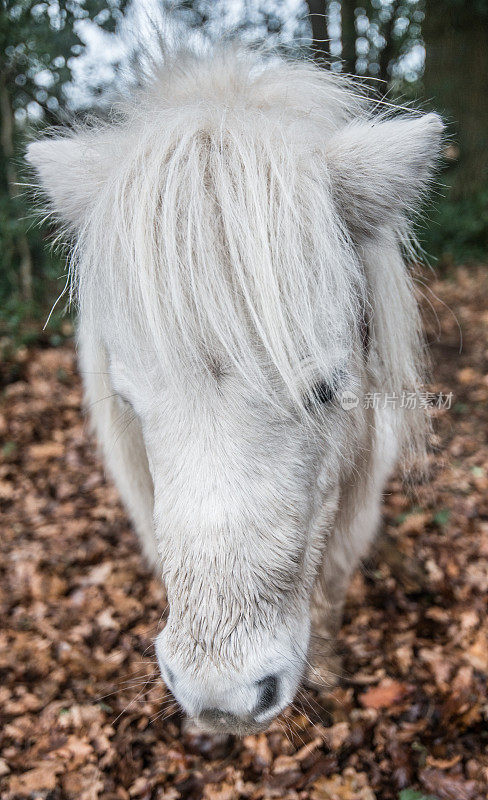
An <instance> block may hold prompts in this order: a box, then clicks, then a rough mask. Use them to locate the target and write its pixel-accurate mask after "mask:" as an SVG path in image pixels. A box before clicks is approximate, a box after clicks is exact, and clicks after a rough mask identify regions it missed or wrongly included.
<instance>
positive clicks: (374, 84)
mask: <svg viewBox="0 0 488 800" xmlns="http://www.w3.org/2000/svg"><path fill="white" fill-rule="evenodd" d="M158 36H161V38H162V39H163V41H165V40H168V42H169V43H171V42H172V41H173V40H174V39H175V38H178V37H180V38H181V37H182V36H184V38H185V40H188V37H189V36H190V37H191V36H193V37H194V38H195V43H196V46H200V45H204V44H205V41H208V40H210V41H211V40H212V39H214V38H218V39H222V38H223V37H226V36H227V37H238V38H240V39H243V40H245V41H248V42H250V43H255V44H261V43H267V42H269V43H270V44H273V45H277V46H278V47H279V48H280V49H282V50H283V51H285V52H288V53H291V54H293V55H298V56H300V55H302V54H303V55H304V56H305V57H306V56H308V57H310V56H312V57H314V58H316V59H317V60H318V61H319V63H320V64H321V65H323V67H324V68H329V69H332V70H335V71H338V72H346V73H355V74H357V75H359V76H362V77H363V80H364V82H365V83H366V84H369V85H370V86H371V90H372V91H374V92H375V93H376V95H378V96H379V97H382V98H386V99H387V100H391V101H393V102H400V103H408V104H410V103H413V104H414V105H416V106H417V107H421V108H423V109H425V110H430V109H431V108H434V109H436V110H438V111H440V112H441V113H442V114H443V115H444V117H445V119H446V120H447V122H448V123H449V138H448V144H447V146H446V148H445V154H444V156H445V159H444V161H445V163H444V170H443V173H442V176H441V186H440V189H439V192H438V193H437V194H436V196H435V197H434V198H433V201H431V204H430V206H429V207H428V208H426V216H425V217H424V218H423V221H422V224H421V226H420V228H419V231H418V235H419V239H420V241H421V243H422V245H423V247H424V248H425V250H426V252H427V254H428V256H430V257H431V260H434V259H437V262H438V267H439V268H440V269H441V270H442V269H443V268H445V267H446V266H447V265H449V264H453V263H469V262H476V261H477V262H483V260H485V259H486V255H487V252H488V147H487V135H488V0H362V2H354V0H342V2H341V1H340V0H310V1H309V2H305V1H304V0H282V1H281V2H280V0H159V2H158V0H132V2H125V0H43V1H42V2H32V0H13V1H12V0H1V3H0V122H1V130H0V134H1V136H0V259H1V262H0V263H1V267H0V336H3V337H7V338H13V339H16V340H17V341H19V338H20V340H21V341H22V342H25V343H28V341H29V340H32V339H35V338H36V337H37V336H38V335H39V330H40V328H41V327H42V325H40V324H39V322H40V321H41V322H43V321H44V320H45V318H46V315H47V313H48V311H49V308H50V307H51V304H52V301H53V299H55V298H56V297H57V296H58V295H59V293H60V291H61V290H62V287H63V283H64V280H65V278H64V277H63V276H64V273H65V266H64V260H63V254H62V253H61V252H57V251H56V249H55V248H50V247H48V246H46V245H47V243H48V241H49V238H50V232H49V229H48V226H43V227H42V228H40V227H39V225H38V224H37V221H36V220H35V218H34V216H33V213H32V206H31V198H30V197H29V192H28V190H27V188H26V186H25V182H26V180H28V176H27V175H26V172H25V167H24V165H23V153H24V149H25V143H26V140H27V139H28V137H29V136H32V135H33V133H35V132H36V131H38V130H40V129H42V128H44V127H45V126H51V125H53V124H54V125H57V124H63V123H66V122H68V123H69V122H70V121H72V120H73V119H76V118H79V117H80V116H83V115H85V114H86V113H87V112H89V113H95V114H105V113H107V111H108V108H109V106H110V101H111V99H112V98H113V97H114V96H115V94H116V93H117V91H119V90H120V89H121V88H123V83H124V80H125V79H126V78H125V76H127V74H129V73H130V71H131V66H133V63H134V61H137V60H138V59H139V58H140V48H139V44H138V43H139V42H140V41H142V42H144V45H145V47H146V48H148V49H149V50H150V47H151V42H153V43H154V42H155V39H156V38H157V37H158ZM61 310H62V309H60V311H59V312H56V314H55V315H54V316H53V320H52V323H51V324H50V328H49V332H48V334H46V335H47V336H48V338H49V342H50V343H51V344H56V342H57V340H58V339H61V338H62V326H63V322H62V319H63V317H62V314H61Z"/></svg>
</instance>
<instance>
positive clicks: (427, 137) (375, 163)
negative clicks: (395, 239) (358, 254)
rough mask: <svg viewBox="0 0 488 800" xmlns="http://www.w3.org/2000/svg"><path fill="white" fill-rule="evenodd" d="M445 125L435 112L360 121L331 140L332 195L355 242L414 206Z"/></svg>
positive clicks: (428, 175) (425, 184)
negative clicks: (416, 115) (415, 115)
mask: <svg viewBox="0 0 488 800" xmlns="http://www.w3.org/2000/svg"><path fill="white" fill-rule="evenodd" d="M443 129H444V125H443V123H442V120H441V118H440V117H439V116H438V115H437V114H425V115H424V116H421V117H400V118H396V119H395V118H394V119H388V120H380V121H374V120H371V121H364V120H361V121H357V122H352V123H350V124H349V125H347V126H346V127H345V128H342V130H340V131H339V132H338V133H337V134H335V135H334V137H333V138H332V139H331V140H329V142H328V144H327V148H326V159H327V166H328V169H329V171H330V175H331V181H332V191H333V195H334V198H335V201H336V203H337V206H338V209H339V212H340V214H341V216H342V218H343V219H344V221H345V223H346V225H347V227H348V229H349V231H350V233H351V235H352V237H353V239H354V240H355V241H364V240H365V239H368V238H371V237H374V236H375V232H377V231H378V230H380V229H381V228H383V227H384V226H388V225H393V226H394V225H395V223H397V222H399V221H400V219H401V215H403V214H405V213H407V214H408V213H409V212H411V211H412V210H413V209H415V207H416V205H417V204H418V201H419V199H420V198H421V197H422V195H423V193H424V192H425V190H426V188H427V187H428V184H429V179H430V178H431V176H432V173H433V171H434V169H435V166H436V162H437V161H438V158H439V154H440V146H441V141H442V131H443Z"/></svg>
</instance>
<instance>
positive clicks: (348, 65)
mask: <svg viewBox="0 0 488 800" xmlns="http://www.w3.org/2000/svg"><path fill="white" fill-rule="evenodd" d="M341 29H342V71H343V72H347V73H349V74H351V75H355V74H356V3H355V2H354V0H342V2H341Z"/></svg>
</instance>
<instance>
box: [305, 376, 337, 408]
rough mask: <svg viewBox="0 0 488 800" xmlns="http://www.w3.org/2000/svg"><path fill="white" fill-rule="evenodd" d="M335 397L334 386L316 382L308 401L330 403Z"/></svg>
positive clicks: (324, 382) (325, 382)
mask: <svg viewBox="0 0 488 800" xmlns="http://www.w3.org/2000/svg"><path fill="white" fill-rule="evenodd" d="M335 396H336V386H335V385H332V384H331V383H328V382H327V381H318V382H317V383H315V384H314V385H313V386H312V388H311V390H310V395H309V401H310V403H311V404H313V403H322V404H323V403H331V402H332V400H333V399H334V398H335Z"/></svg>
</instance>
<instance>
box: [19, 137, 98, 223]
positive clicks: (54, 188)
mask: <svg viewBox="0 0 488 800" xmlns="http://www.w3.org/2000/svg"><path fill="white" fill-rule="evenodd" d="M26 160H27V162H28V163H29V164H30V165H31V166H32V167H34V169H35V171H36V173H37V176H38V179H39V187H40V189H41V190H42V192H43V193H44V194H45V195H46V196H47V197H48V199H49V201H50V206H51V208H52V210H53V211H54V213H55V215H56V216H57V217H58V218H59V219H61V220H62V221H63V222H64V223H65V224H67V225H68V226H69V227H71V228H74V229H76V228H79V227H80V226H81V225H82V224H83V221H84V220H85V218H86V215H87V213H88V212H89V211H90V208H91V206H92V205H93V203H94V201H95V199H96V196H97V193H98V191H99V190H100V188H101V187H102V185H103V184H104V182H105V179H106V167H105V159H104V158H103V154H102V153H101V152H100V147H99V146H98V143H97V141H96V138H95V137H94V136H91V137H85V136H81V135H76V134H73V135H70V136H61V137H46V138H44V139H40V140H39V141H37V142H31V144H29V146H28V148H27V152H26Z"/></svg>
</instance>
